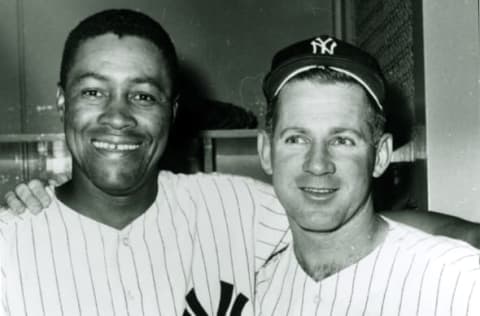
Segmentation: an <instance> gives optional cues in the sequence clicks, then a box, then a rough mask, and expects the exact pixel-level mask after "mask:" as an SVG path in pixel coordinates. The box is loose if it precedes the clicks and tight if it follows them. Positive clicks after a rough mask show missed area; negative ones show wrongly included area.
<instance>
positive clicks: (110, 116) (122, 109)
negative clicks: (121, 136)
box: [99, 97, 137, 130]
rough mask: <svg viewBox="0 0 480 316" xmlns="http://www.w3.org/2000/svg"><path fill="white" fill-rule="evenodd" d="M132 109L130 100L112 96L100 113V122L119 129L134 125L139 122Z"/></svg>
mask: <svg viewBox="0 0 480 316" xmlns="http://www.w3.org/2000/svg"><path fill="white" fill-rule="evenodd" d="M131 111H132V109H131V105H130V104H129V102H128V100H126V99H125V98H123V97H112V98H111V99H110V100H109V102H108V104H106V106H105V108H104V111H103V113H102V115H100V118H99V122H100V123H101V124H106V125H109V126H110V127H111V128H113V129H118V130H122V129H126V128H131V127H134V126H136V124H137V122H136V119H135V117H134V116H133V115H132V112H131Z"/></svg>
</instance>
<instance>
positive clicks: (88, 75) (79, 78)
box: [70, 71, 107, 85]
mask: <svg viewBox="0 0 480 316" xmlns="http://www.w3.org/2000/svg"><path fill="white" fill-rule="evenodd" d="M87 78H91V79H96V80H99V81H107V77H105V76H103V75H101V74H99V73H96V72H92V71H88V72H84V73H82V74H81V75H79V76H76V77H75V78H73V80H72V81H71V83H70V84H71V85H74V84H77V83H79V82H80V81H82V80H84V79H87Z"/></svg>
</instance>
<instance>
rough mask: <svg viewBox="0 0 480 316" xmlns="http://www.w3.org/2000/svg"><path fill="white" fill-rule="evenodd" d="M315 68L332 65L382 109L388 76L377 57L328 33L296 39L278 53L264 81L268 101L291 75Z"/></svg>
mask: <svg viewBox="0 0 480 316" xmlns="http://www.w3.org/2000/svg"><path fill="white" fill-rule="evenodd" d="M314 68H329V69H331V70H334V71H338V72H341V73H344V74H346V75H348V76H350V77H352V78H353V79H355V80H356V81H358V83H360V84H361V85H362V86H363V87H364V88H365V90H367V91H368V93H369V94H370V95H371V96H372V98H373V99H374V100H375V102H376V104H377V105H378V107H379V108H380V109H381V110H383V105H382V104H383V101H384V100H385V79H384V76H383V74H382V71H381V70H380V66H379V65H378V62H377V60H376V59H375V58H374V57H373V56H371V55H370V54H368V53H367V52H365V51H364V50H362V49H360V48H358V47H356V46H353V45H351V44H349V43H347V42H344V41H341V40H339V39H336V38H335V37H332V36H329V35H320V36H317V37H313V38H310V39H306V40H303V41H300V42H297V43H294V44H292V45H290V46H287V47H286V48H284V49H282V50H280V51H279V52H277V53H276V54H275V56H274V57H273V61H272V67H271V69H270V72H269V73H268V74H267V76H266V77H265V79H264V81H263V92H264V94H265V97H266V98H267V101H268V102H270V101H271V100H272V99H273V98H274V97H276V96H277V95H278V94H279V93H280V90H281V89H282V88H283V86H284V85H285V84H286V83H287V82H288V81H289V80H290V79H292V78H293V77H295V76H296V75H298V74H300V73H302V72H305V71H308V70H310V69H314Z"/></svg>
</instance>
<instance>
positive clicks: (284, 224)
mask: <svg viewBox="0 0 480 316" xmlns="http://www.w3.org/2000/svg"><path fill="white" fill-rule="evenodd" d="M251 188H252V194H253V196H254V199H255V202H256V204H255V207H256V212H255V232H254V234H255V271H258V270H259V269H260V267H261V266H263V264H265V262H266V261H267V260H268V259H269V258H270V257H271V256H272V255H273V254H275V253H276V252H278V251H279V250H280V249H282V248H284V247H285V246H286V244H287V243H288V242H289V240H290V238H291V237H290V233H289V229H288V228H289V225H288V220H287V216H286V214H285V210H284V208H283V207H282V205H281V204H280V202H279V201H278V199H277V197H276V195H275V192H274V191H273V188H272V186H270V185H268V184H266V183H263V182H260V181H255V180H252V185H251Z"/></svg>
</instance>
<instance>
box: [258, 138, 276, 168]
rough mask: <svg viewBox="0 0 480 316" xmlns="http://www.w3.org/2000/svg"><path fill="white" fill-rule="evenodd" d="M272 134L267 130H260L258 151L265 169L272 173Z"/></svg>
mask: <svg viewBox="0 0 480 316" xmlns="http://www.w3.org/2000/svg"><path fill="white" fill-rule="evenodd" d="M270 142H271V139H270V135H269V134H268V133H267V132H266V131H265V130H260V131H258V134H257V151H258V157H259V158H260V163H261V164H262V168H263V171H265V173H266V174H268V175H272V151H271V143H270Z"/></svg>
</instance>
